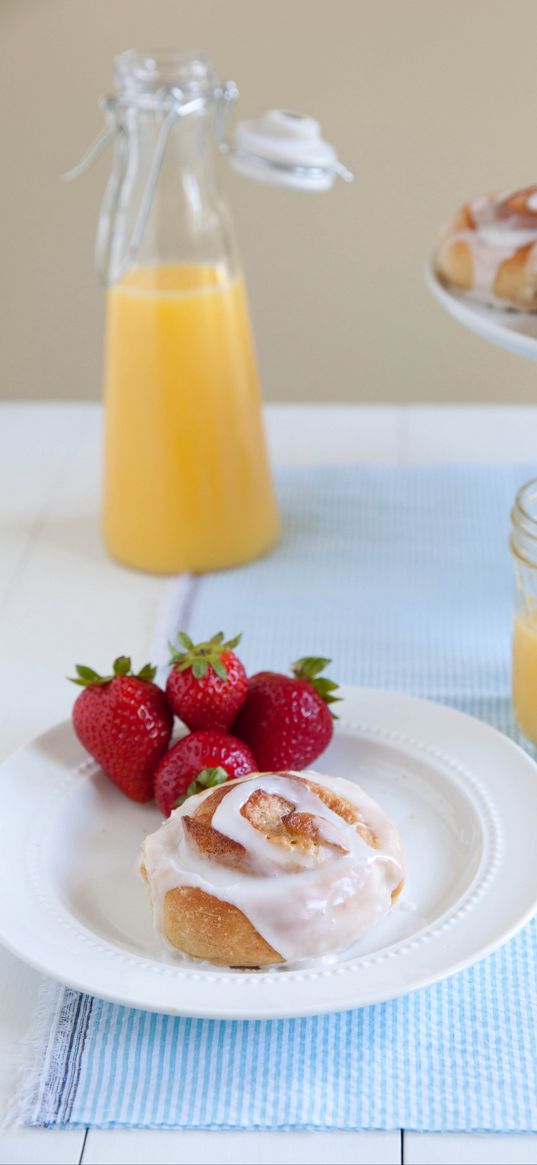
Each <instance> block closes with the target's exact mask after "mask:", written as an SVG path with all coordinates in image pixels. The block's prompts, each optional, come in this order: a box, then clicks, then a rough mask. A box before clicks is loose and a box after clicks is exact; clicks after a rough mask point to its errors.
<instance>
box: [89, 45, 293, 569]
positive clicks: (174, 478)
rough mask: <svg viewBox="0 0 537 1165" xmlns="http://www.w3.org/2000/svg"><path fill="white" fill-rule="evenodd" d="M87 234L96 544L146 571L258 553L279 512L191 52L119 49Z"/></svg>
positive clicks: (205, 104)
mask: <svg viewBox="0 0 537 1165" xmlns="http://www.w3.org/2000/svg"><path fill="white" fill-rule="evenodd" d="M115 81H116V97H115V98H114V99H113V119H114V125H115V130H116V147H115V149H116V156H115V166H114V170H113V173H112V177H111V179H110V182H109V186H108V189H107V193H106V195H105V202H104V206H103V214H102V217H101V224H100V229H99V235H98V252H99V254H100V265H101V268H102V270H103V271H104V274H105V278H106V282H107V284H108V292H107V321H106V348H105V373H104V396H105V472H104V520H103V526H104V539H105V543H106V546H107V547H108V549H109V551H110V553H111V554H112V555H113V556H114V557H115V558H117V559H119V560H120V561H121V562H123V563H125V564H127V565H129V566H133V567H138V568H140V569H144V570H150V571H157V572H178V571H206V570H217V569H219V568H222V567H228V566H232V565H234V564H236V563H242V562H246V561H248V560H249V559H251V558H254V557H255V556H256V555H259V554H262V553H264V552H265V551H267V550H268V549H269V548H270V547H271V546H272V545H273V543H274V541H275V540H276V538H277V534H278V515H277V509H276V503H275V499H274V494H273V490H272V483H271V478H270V471H269V466H268V460H267V452H266V447H265V438H264V432H263V422H262V413H261V397H260V391H259V383H258V377H257V369H256V359H255V352H254V347H253V340H252V335H251V330H250V322H249V317H248V307H247V303H246V295H245V288H244V283H243V279H242V276H241V273H240V270H239V268H238V264H237V260H236V257H235V248H234V243H233V238H232V233H231V228H230V225H229V220H228V216H227V213H226V210H225V208H224V206H223V204H222V202H221V200H220V197H219V195H218V191H217V187H216V181H215V174H214V153H215V149H214V139H215V126H214V121H215V115H216V114H217V112H218V109H219V105H220V104H221V101H222V92H223V91H222V88H221V87H220V86H219V84H218V82H217V81H216V78H215V76H214V74H213V72H212V69H211V66H210V65H209V64H208V62H207V61H205V60H204V59H203V58H200V57H193V56H186V57H181V56H179V55H178V54H176V53H169V54H168V53H159V54H153V55H151V56H147V55H144V54H141V53H138V52H129V53H124V54H122V56H120V57H119V58H117V60H116V67H115Z"/></svg>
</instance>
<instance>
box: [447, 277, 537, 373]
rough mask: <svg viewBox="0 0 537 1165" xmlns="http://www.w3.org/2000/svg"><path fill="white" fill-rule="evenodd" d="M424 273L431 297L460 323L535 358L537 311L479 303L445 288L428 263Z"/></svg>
mask: <svg viewBox="0 0 537 1165" xmlns="http://www.w3.org/2000/svg"><path fill="white" fill-rule="evenodd" d="M425 277H426V281H427V285H428V287H429V289H430V291H432V293H433V295H434V296H435V298H436V299H437V300H438V302H439V303H440V304H441V305H442V307H444V308H445V309H446V311H448V312H449V314H450V315H452V316H453V317H454V318H455V319H456V320H458V321H459V323H460V324H464V326H465V327H466V328H470V330H471V331H472V332H477V335H478V336H482V337H483V339H484V340H489V341H490V342H491V343H492V344H497V345H498V346H499V347H500V348H507V350H508V351H509V352H516V353H517V354H518V355H519V356H527V357H528V359H529V360H537V312H536V313H532V314H526V313H525V312H517V311H501V310H499V309H498V308H493V307H483V306H481V305H480V304H477V303H473V302H472V300H470V299H468V298H467V297H466V296H464V295H463V294H460V293H458V292H454V291H448V290H447V289H446V288H445V287H444V286H443V285H442V284H441V283H440V281H439V279H438V278H437V277H436V275H435V273H434V271H433V270H432V268H431V267H428V268H427V271H426V276H425Z"/></svg>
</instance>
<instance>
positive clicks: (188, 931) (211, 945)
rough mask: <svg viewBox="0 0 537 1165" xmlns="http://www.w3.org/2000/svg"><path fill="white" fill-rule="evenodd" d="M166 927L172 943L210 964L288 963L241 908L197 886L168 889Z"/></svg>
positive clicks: (227, 965)
mask: <svg viewBox="0 0 537 1165" xmlns="http://www.w3.org/2000/svg"><path fill="white" fill-rule="evenodd" d="M164 929H165V933H166V937H167V939H168V942H171V944H172V946H174V947H177V948H178V949H179V950H180V951H183V952H184V953H185V954H186V955H192V956H194V958H196V959H207V960H208V961H209V962H210V963H217V964H219V965H224V966H226V967H263V966H266V965H267V964H271V963H272V964H274V963H283V962H284V959H283V958H282V956H281V955H280V954H278V952H277V951H275V950H273V949H272V947H271V946H269V944H268V943H267V942H265V939H264V938H262V937H261V935H260V934H259V933H258V931H257V930H256V929H255V927H254V926H252V923H251V922H250V921H249V919H248V918H246V915H245V914H243V913H242V911H241V910H238V909H237V907H236V906H232V905H231V903H229V902H222V900H221V899H220V898H215V897H213V895H212V894H206V892H205V890H199V889H198V888H197V887H192V886H178V887H177V888H176V889H175V890H168V893H167V894H166V897H165V899H164Z"/></svg>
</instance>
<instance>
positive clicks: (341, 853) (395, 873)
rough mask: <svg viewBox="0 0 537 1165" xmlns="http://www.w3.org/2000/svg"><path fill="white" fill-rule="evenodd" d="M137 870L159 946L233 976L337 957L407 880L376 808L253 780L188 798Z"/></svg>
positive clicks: (289, 776)
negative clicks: (224, 967)
mask: <svg viewBox="0 0 537 1165" xmlns="http://www.w3.org/2000/svg"><path fill="white" fill-rule="evenodd" d="M141 865H142V869H143V872H144V876H145V877H146V879H147V882H148V884H149V889H150V893H151V900H152V906H153V913H154V918H155V924H156V926H157V929H158V930H159V932H160V933H161V934H162V935H163V936H164V938H165V939H166V940H167V941H168V943H170V944H171V945H172V946H175V947H177V948H178V949H179V950H182V951H183V952H184V953H186V954H189V955H194V956H195V957H198V958H205V959H208V960H209V961H211V962H215V963H223V964H228V965H232V966H253V965H256V966H257V965H264V964H270V963H297V962H300V961H302V960H304V959H315V958H322V957H324V956H328V955H331V954H333V953H334V952H336V951H340V950H343V949H345V948H346V947H348V946H350V945H351V944H352V943H354V942H356V941H357V940H358V939H360V938H361V937H362V936H363V935H364V934H365V933H366V932H367V931H369V930H370V929H371V927H373V926H374V925H375V924H376V923H377V922H378V921H380V919H381V918H382V917H383V916H384V915H385V914H386V913H387V911H388V910H389V909H390V906H391V904H392V901H393V900H394V899H395V897H396V896H397V894H398V893H399V890H400V888H401V886H402V883H403V880H404V857H403V848H402V844H401V840H400V837H399V834H398V833H397V830H396V829H395V827H394V826H393V825H392V824H391V822H390V821H389V820H388V818H387V816H386V814H385V813H384V811H383V810H382V809H381V808H380V806H379V805H378V804H377V803H376V802H375V801H374V800H373V799H372V798H371V797H369V796H368V794H366V793H365V792H364V790H363V789H361V788H360V787H359V786H358V785H356V784H354V782H351V781H346V780H343V779H341V778H333V777H325V776H320V775H319V774H317V773H292V772H289V773H254V774H250V775H249V776H247V777H243V778H241V779H240V780H235V781H229V782H227V783H226V784H225V785H221V786H220V787H218V788H216V789H208V790H205V791H204V792H203V793H200V794H198V795H197V796H194V797H190V798H189V799H188V800H187V801H186V802H185V804H184V805H182V806H181V807H180V808H179V809H177V810H175V812H174V813H172V815H171V817H170V818H169V819H168V820H167V821H165V822H164V824H163V825H162V826H161V828H160V829H159V830H157V831H156V833H154V834H151V835H150V836H149V837H148V838H147V839H146V841H145V843H144V845H143V848H142V857H141Z"/></svg>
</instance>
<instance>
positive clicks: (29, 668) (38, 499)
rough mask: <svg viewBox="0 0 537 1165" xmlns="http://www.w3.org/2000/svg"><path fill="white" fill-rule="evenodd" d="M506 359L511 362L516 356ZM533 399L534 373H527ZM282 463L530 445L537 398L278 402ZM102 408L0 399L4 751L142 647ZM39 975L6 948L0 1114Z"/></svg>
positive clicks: (535, 433)
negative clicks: (112, 556)
mask: <svg viewBox="0 0 537 1165" xmlns="http://www.w3.org/2000/svg"><path fill="white" fill-rule="evenodd" d="M513 372H514V373H516V364H515V363H513ZM536 398H537V386H536ZM267 424H268V433H269V440H270V446H271V451H272V457H273V460H274V461H275V462H277V463H279V464H288V463H290V462H293V463H295V464H296V463H297V462H300V463H302V464H308V463H319V462H323V461H324V462H334V461H353V460H359V461H364V460H366V461H378V462H383V463H384V464H416V463H418V462H421V463H424V462H428V463H431V462H440V461H473V462H476V461H480V462H487V461H489V462H498V461H503V462H516V461H520V462H522V461H526V462H527V461H531V460H533V459H536V458H537V408H527V407H513V408H511V407H503V406H502V407H496V406H466V407H464V406H462V407H461V406H452V407H449V406H448V407H444V406H442V407H439V406H416V407H414V406H406V407H400V408H399V407H392V406H389V407H388V406H386V407H385V406H379V407H376V406H347V405H335V406H325V405H307V406H298V405H279V406H272V407H269V408H268V409H267ZM100 426H101V415H100V410H99V408H98V407H97V406H96V405H89V404H69V405H65V404H52V403H51V404H44V405H43V404H39V405H37V404H29V403H28V404H11V403H7V404H4V405H1V406H0V511H1V521H0V642H1V644H2V668H1V669H0V756H1V757H3V756H6V755H7V754H8V753H9V752H10V751H11V750H12V749H13V748H15V747H17V745H19V744H21V743H23V742H24V741H25V740H28V739H30V738H31V737H33V736H35V735H36V734H37V733H39V732H41V731H43V730H44V729H45V728H47V727H48V726H49V725H51V724H54V723H55V722H56V721H58V720H62V719H63V718H65V717H66V716H68V715H69V712H70V707H71V704H72V700H73V691H72V688H70V686H69V684H67V683H66V682H65V679H64V676H66V675H67V674H68V673H69V672H70V671H71V669H72V665H73V662H74V661H75V658H76V659H77V660H79V659H82V660H88V661H89V662H90V663H91V662H93V663H94V664H95V665H99V664H103V665H104V664H105V663H106V661H107V660H109V659H110V658H112V656H114V655H118V654H120V653H121V652H124V651H128V652H129V653H132V654H133V656H134V658H135V659H136V660H137V661H141V662H143V661H144V660H145V656H146V654H147V651H148V646H149V641H150V638H151V632H152V627H153V623H154V620H155V614H156V611H157V608H158V604H159V600H160V597H161V594H162V590H163V586H164V585H165V584H164V582H163V580H162V579H159V578H156V577H152V576H149V575H148V576H145V575H142V574H135V573H131V572H129V571H127V570H124V569H123V568H121V567H119V566H117V565H116V564H115V563H113V562H111V561H110V560H109V559H108V558H107V557H106V555H105V553H104V551H103V549H102V547H101V543H100V539H99V527H98V508H99V446H100ZM39 981H40V976H39V975H38V974H37V973H36V972H35V971H33V970H31V969H30V968H29V967H26V966H25V965H24V964H23V963H21V962H20V961H19V960H17V959H15V958H13V957H12V956H11V955H9V954H7V953H5V952H3V951H1V950H0V999H1V1001H2V1006H1V1007H0V1113H1V1112H3V1111H4V1110H5V1107H6V1104H7V1100H8V1097H9V1095H10V1092H11V1091H12V1088H13V1081H14V1062H15V1057H16V1052H17V1046H18V1045H19V1043H20V1041H21V1040H22V1038H23V1037H24V1034H25V1032H26V1030H27V1027H28V1023H29V1020H30V1017H31V1014H32V1009H33V1006H34V1003H35V999H36V993H37V989H38V985H39ZM403 1160H404V1162H405V1163H406V1165H419V1163H422V1162H423V1163H426V1162H427V1163H433V1162H438V1163H440V1162H453V1161H457V1162H458V1165H465V1163H471V1162H474V1163H476V1165H477V1162H487V1163H491V1165H492V1163H493V1162H505V1163H507V1162H535V1163H537V1136H512V1135H501V1136H500V1135H485V1136H481V1135H479V1136H476V1135H466V1134H465V1135H460V1134H453V1133H452V1134H437V1133H436V1134H423V1133H422V1134H419V1133H412V1132H410V1133H408V1132H406V1133H400V1132H399V1131H396V1132H393V1133H392V1132H389V1133H385V1132H367V1133H245V1132H243V1133H231V1132H212V1133H207V1132H181V1131H176V1132H153V1131H150V1130H143V1131H141V1130H133V1131H129V1130H125V1131H116V1130H114V1131H108V1130H98V1129H96V1130H89V1131H87V1132H86V1131H84V1130H81V1131H69V1132H58V1131H46V1130H37V1129H17V1128H16V1129H8V1130H7V1131H4V1132H2V1133H0V1163H3V1162H23V1163H28V1165H30V1163H33V1162H42V1163H43V1165H46V1163H47V1162H55V1163H56V1165H62V1163H65V1165H75V1163H78V1162H84V1163H85V1165H90V1163H93V1165H97V1163H98V1162H99V1163H100V1162H102V1163H104V1162H117V1163H118V1165H119V1163H120V1162H133V1163H134V1162H147V1163H149V1162H151V1163H158V1165H161V1163H162V1165H164V1163H166V1162H177V1163H185V1165H187V1163H188V1165H191V1163H192V1165H194V1163H198V1162H199V1163H203V1165H209V1163H211V1162H219V1163H221V1165H225V1163H227V1162H229V1163H233V1165H240V1163H241V1162H251V1161H255V1162H257V1163H259V1165H263V1163H264V1162H267V1163H269V1162H270V1163H271V1165H279V1163H283V1162H289V1163H291V1162H292V1163H293V1165H300V1163H301V1162H306V1161H307V1162H311V1165H324V1163H325V1162H331V1163H333V1165H344V1163H347V1162H349V1163H350V1162H353V1163H354V1165H360V1163H362V1162H363V1163H366V1162H367V1163H368V1165H375V1163H378V1165H381V1163H384V1165H395V1163H399V1162H402V1161H403Z"/></svg>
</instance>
